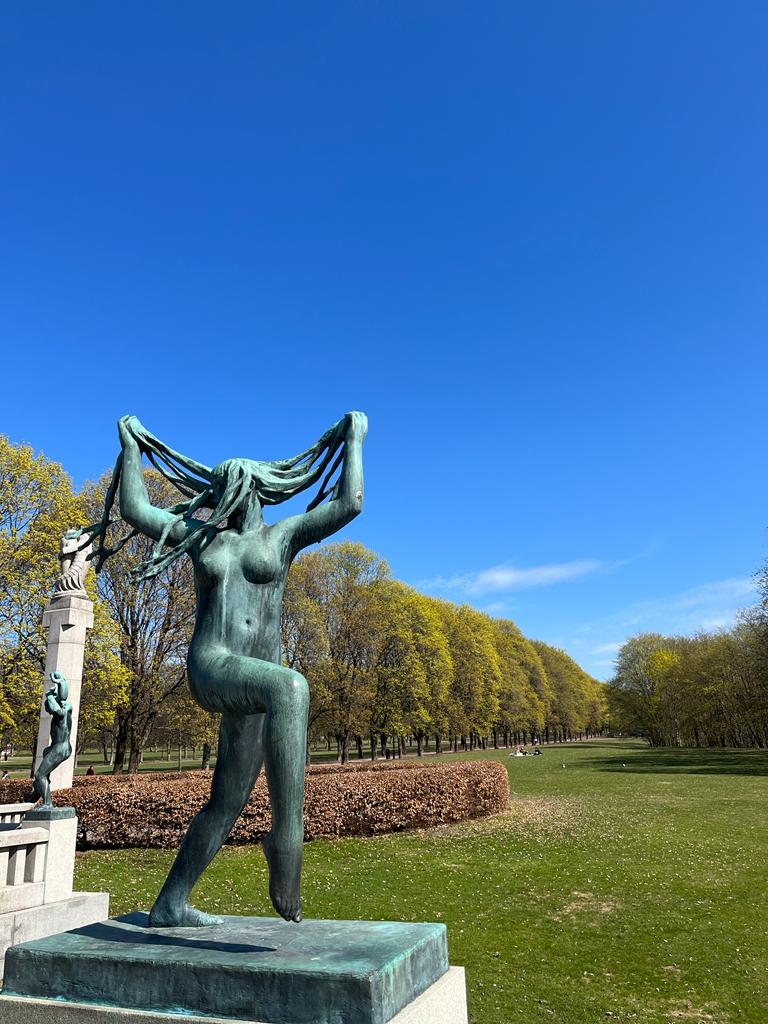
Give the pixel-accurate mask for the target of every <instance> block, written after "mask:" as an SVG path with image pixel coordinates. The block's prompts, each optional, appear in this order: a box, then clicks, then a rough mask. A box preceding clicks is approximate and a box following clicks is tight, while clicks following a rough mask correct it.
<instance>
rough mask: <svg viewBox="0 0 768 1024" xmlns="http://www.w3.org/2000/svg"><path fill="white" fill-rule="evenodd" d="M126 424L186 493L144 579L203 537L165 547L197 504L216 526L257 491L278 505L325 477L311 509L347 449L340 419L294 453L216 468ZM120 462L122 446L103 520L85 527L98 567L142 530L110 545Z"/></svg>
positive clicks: (140, 573)
mask: <svg viewBox="0 0 768 1024" xmlns="http://www.w3.org/2000/svg"><path fill="white" fill-rule="evenodd" d="M127 427H128V430H129V431H130V433H131V435H132V437H133V438H134V440H135V441H136V443H137V445H138V446H139V450H140V451H141V452H142V454H143V455H146V456H147V458H148V459H149V461H150V462H151V464H152V465H153V466H154V467H155V469H156V470H157V471H158V472H159V473H160V474H162V476H164V477H165V479H166V480H168V481H170V482H171V483H172V484H173V485H174V487H176V488H177V489H178V490H179V491H181V493H182V494H183V495H185V497H186V499H187V500H186V501H182V502H179V503H178V504H177V505H174V506H173V507H172V508H169V509H168V510H167V511H168V512H170V513H171V514H172V516H173V518H172V519H170V520H169V521H168V524H167V525H166V527H165V528H164V530H163V533H162V535H161V536H160V538H159V539H158V541H157V543H156V544H155V546H154V549H153V551H152V555H151V556H150V558H148V559H147V560H146V561H145V562H142V563H141V564H140V565H138V566H137V567H136V569H135V570H134V575H135V577H136V578H137V579H139V580H146V579H150V578H151V577H152V576H156V575H157V574H158V573H160V572H162V571H163V569H165V568H167V567H168V566H169V565H170V564H171V563H172V562H173V561H175V559H177V558H178V557H179V556H180V555H183V554H184V553H185V552H186V551H188V550H189V548H190V547H191V546H192V544H193V543H196V542H197V540H198V539H199V538H198V537H197V536H196V531H189V532H188V533H187V535H186V537H185V538H184V540H182V541H179V542H178V543H176V544H170V545H169V546H168V547H167V548H166V547H165V545H166V543H167V540H168V535H169V534H170V532H171V530H172V529H173V527H174V525H175V524H176V523H177V522H179V521H180V520H182V519H185V518H190V517H193V516H194V514H195V512H197V511H198V509H201V508H208V509H210V510H211V514H210V516H209V517H208V519H207V525H208V526H209V527H210V528H214V527H216V526H218V525H219V524H220V523H222V522H224V521H225V520H226V519H229V517H230V516H233V515H235V514H236V513H237V512H238V511H240V510H242V509H244V508H245V505H246V503H247V501H248V499H249V497H250V495H251V494H252V493H254V491H255V493H256V496H257V497H258V499H259V501H260V502H261V504H262V505H277V504H279V503H280V502H283V501H287V500H288V499H289V498H292V497H294V495H296V494H299V493H301V491H305V490H306V489H307V488H308V487H311V486H312V485H313V484H314V483H316V482H317V481H318V480H320V478H321V477H324V479H323V480H322V483H321V485H320V488H319V490H318V492H317V494H316V495H315V497H314V498H313V499H312V501H311V502H310V503H309V505H308V506H307V511H308V512H309V511H310V510H311V509H313V508H315V507H316V506H317V505H319V504H320V503H321V502H322V501H324V500H325V499H326V498H327V497H328V496H329V495H330V494H331V492H332V490H333V487H332V485H331V480H332V478H333V475H334V473H335V472H336V470H337V468H338V467H339V464H340V463H341V460H342V457H343V454H344V438H345V433H346V420H339V422H338V423H336V424H334V426H332V427H331V429H330V430H327V431H326V432H325V433H324V434H323V436H322V437H321V438H320V439H319V440H318V441H316V442H315V444H313V445H312V447H311V448H307V450H306V451H304V452H300V453H299V454H298V455H294V456H293V458H290V459H278V460H277V461H274V462H256V461H254V460H252V459H228V460H227V461H226V462H222V463H220V464H219V465H218V466H215V467H213V468H212V469H211V468H210V467H209V466H204V465H203V464H202V463H200V462H195V460H194V459H190V458H188V456H186V455H182V454H181V453H180V452H176V451H174V450H173V449H172V448H169V447H168V445H167V444H165V443H164V442H163V441H161V440H160V439H159V438H157V437H155V436H154V434H151V433H150V432H149V431H148V430H146V429H145V428H144V427H141V426H139V425H138V422H136V423H135V424H133V425H132V424H131V423H130V422H129V423H128V425H127ZM122 464H123V453H122V452H121V453H120V454H119V455H118V457H117V462H116V463H115V468H114V470H113V472H112V480H111V482H110V485H109V488H108V490H107V494H106V497H105V499H104V514H103V516H102V519H101V522H99V523H96V524H95V525H94V526H92V527H89V528H87V529H86V530H84V531H81V532H82V533H83V534H87V535H88V536H89V538H90V539H92V540H93V541H94V551H93V554H92V555H91V558H92V560H93V561H94V563H95V569H96V572H99V570H100V569H101V567H102V566H103V564H104V562H105V561H106V559H107V558H109V557H110V556H111V555H114V554H116V553H117V552H118V551H119V550H120V549H121V548H122V547H123V546H124V545H125V544H127V543H128V541H129V540H130V539H131V538H132V537H135V536H136V535H137V533H139V531H138V530H136V529H133V530H131V531H130V532H129V533H128V534H127V536H125V537H123V538H122V540H120V541H119V543H117V544H116V545H115V546H114V547H112V548H109V547H107V546H106V534H107V530H108V528H109V527H110V526H111V525H112V524H113V523H114V522H115V521H116V520H115V519H113V518H112V509H113V507H114V504H115V498H116V496H117V493H118V488H119V486H120V475H121V472H122Z"/></svg>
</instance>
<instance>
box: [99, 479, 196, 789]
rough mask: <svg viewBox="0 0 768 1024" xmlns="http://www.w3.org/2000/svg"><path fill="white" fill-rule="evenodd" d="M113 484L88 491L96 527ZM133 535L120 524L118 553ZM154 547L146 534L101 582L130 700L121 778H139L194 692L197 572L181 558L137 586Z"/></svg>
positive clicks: (168, 500)
mask: <svg viewBox="0 0 768 1024" xmlns="http://www.w3.org/2000/svg"><path fill="white" fill-rule="evenodd" d="M144 477H145V481H146V484H147V491H148V493H149V497H150V500H151V501H152V503H153V504H154V505H157V506H159V507H168V506H170V505H172V504H173V503H174V502H175V501H176V500H177V498H178V492H177V491H176V489H175V488H174V487H173V486H172V485H171V484H170V483H169V482H168V481H167V480H166V479H165V478H164V477H163V476H161V475H160V474H159V473H158V472H156V471H155V470H151V469H147V470H145V473H144ZM109 479H110V478H109V476H105V477H102V479H101V480H100V481H99V482H98V483H96V484H90V485H89V486H88V487H87V488H86V490H85V494H84V500H85V504H86V507H87V510H88V517H89V519H90V521H91V522H95V521H98V519H100V517H101V514H102V510H103V507H104V495H105V493H106V490H107V487H108V486H109ZM128 533H129V527H128V526H127V524H125V523H122V522H120V523H118V524H117V525H116V526H115V527H114V528H113V532H112V535H111V537H110V544H112V545H114V546H117V545H118V544H119V542H120V541H121V540H122V539H123V538H125V537H126V536H127V535H128ZM153 547H154V543H153V541H151V540H150V539H149V538H147V537H145V536H143V535H142V534H137V535H136V536H133V537H131V538H130V539H129V540H128V541H127V543H126V544H125V545H124V546H123V547H122V548H120V550H119V551H118V552H117V553H116V554H114V555H112V557H111V558H109V559H108V560H107V561H106V562H105V564H104V567H103V568H102V570H101V572H100V573H99V575H98V593H99V597H100V599H101V600H102V601H103V602H104V606H105V608H106V609H107V611H108V614H109V616H110V618H111V619H112V621H113V623H114V629H115V630H116V634H117V651H118V655H119V660H120V665H121V669H122V673H123V678H124V680H125V699H124V700H123V701H122V702H121V703H120V705H119V706H118V707H117V709H116V714H115V721H114V765H113V771H114V772H115V773H120V772H122V771H124V770H126V769H127V770H128V771H129V772H135V771H138V768H139V764H140V762H141V756H142V752H143V750H144V748H145V746H146V745H147V744H148V742H149V739H150V737H151V735H152V731H153V729H154V728H155V726H156V724H157V722H158V719H159V717H160V715H161V713H162V711H163V706H164V704H165V702H166V701H168V700H169V699H170V698H171V697H173V695H174V694H175V693H176V692H177V691H179V690H181V689H182V688H184V687H185V686H186V678H187V677H186V656H187V648H188V646H189V641H190V639H191V636H192V630H193V627H194V619H195V588H194V580H193V574H192V565H191V562H190V560H189V559H188V558H179V559H176V560H175V561H174V562H173V563H172V564H171V565H170V566H169V567H168V568H167V569H165V570H164V571H163V572H161V573H160V574H159V575H157V576H154V577H152V578H151V579H148V580H140V581H137V580H136V579H135V578H134V575H133V570H134V569H135V568H136V566H137V565H139V564H140V563H142V562H144V561H146V559H148V558H149V557H150V555H151V553H152V549H153ZM195 708H197V705H195ZM196 713H199V715H200V717H201V721H202V719H203V716H204V715H205V712H204V711H203V710H202V709H200V708H197V712H196ZM126 761H127V763H126Z"/></svg>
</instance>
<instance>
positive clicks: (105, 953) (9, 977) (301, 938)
mask: <svg viewBox="0 0 768 1024" xmlns="http://www.w3.org/2000/svg"><path fill="white" fill-rule="evenodd" d="M447 972H448V950H447V941H446V930H445V926H444V925H439V924H401V923H394V922H380V921H304V922H302V923H301V924H299V925H296V924H291V923H288V922H286V921H280V920H276V919H275V918H259V917H226V918H224V921H223V923H222V924H218V925H211V926H208V927H204V928H150V927H148V916H147V915H146V914H141V913H136V914H129V915H127V916H125V917H121V918H115V919H114V920H110V921H102V922H101V923H99V924H94V925H90V926H88V927H86V928H79V929H77V930H75V931H69V932H64V933H63V934H60V935H55V936H51V937H50V938H46V939H39V940H37V941H35V942H27V943H25V944H23V945H20V946H14V947H13V948H11V949H10V950H9V951H8V954H7V957H6V981H5V988H4V989H3V993H2V995H0V1017H2V1019H3V1022H4V1024H5V1022H6V1021H7V1022H8V1024H12V1022H14V1021H19V1022H20V1021H22V1020H23V1019H24V1018H23V1017H15V1018H14V1017H11V1016H10V1012H11V1009H12V1008H13V1010H14V1012H19V1013H21V1012H22V1011H23V1010H24V1009H25V1007H27V1008H30V1007H31V1005H32V1004H31V1003H30V1002H29V999H30V998H32V999H35V1000H38V999H41V998H42V999H43V1000H44V1001H47V1000H50V1002H49V1003H47V1005H49V1006H50V1012H51V1014H53V1015H52V1016H49V1017H47V1018H46V1017H43V1016H41V1014H40V1012H39V1010H38V1008H37V1007H36V1008H35V1010H34V1011H32V1013H31V1014H30V1016H29V1018H28V1019H29V1020H30V1021H34V1022H35V1024H44V1022H46V1024H48V1022H50V1024H59V1022H61V1024H70V1022H72V1024H74V1022H75V1021H76V1020H77V1021H78V1022H79V1021H84V1022H85V1021H88V1020H91V1019H92V1021H93V1024H102V1022H104V1024H106V1022H112V1021H114V1022H117V1021H121V1020H123V1021H128V1020H129V1019H130V1017H129V1016H127V1015H126V1014H127V1011H126V1010H123V1009H121V1007H130V1008H131V1010H143V1011H144V1013H143V1015H140V1017H139V1018H138V1019H139V1020H140V1021H141V1022H142V1024H145V1022H146V1024H149V1022H154V1021H169V1020H179V1021H181V1020H183V1021H184V1022H185V1024H191V1022H192V1021H194V1020H198V1019H199V1020H205V1021H207V1022H208V1024H211V1018H218V1019H220V1020H225V1021H228V1022H231V1021H233V1020H236V1021H250V1022H259V1024H386V1022H388V1021H396V1022H397V1024H421V1021H422V1020H423V1021H425V1022H426V1020H429V1021H430V1024H438V1022H439V1021H441V1020H444V1021H445V1022H446V1024H454V1022H455V1024H459V1022H462V1021H465V1020H466V1015H465V1016H464V1017H463V1018H462V1017H461V1016H460V1013H461V1000H459V999H457V998H456V995H455V993H452V994H449V995H448V997H447V998H446V997H445V996H444V995H443V997H441V992H442V993H443V994H444V993H445V991H446V989H445V986H448V990H451V989H452V986H453V987H454V988H455V986H456V985H457V984H458V982H457V981H456V980H455V979H456V975H455V974H453V975H450V978H451V980H443V979H445V978H446V977H447ZM441 981H442V988H440V989H437V990H435V986H436V984H437V985H439V984H440V983H441ZM460 987H461V988H462V991H463V976H462V978H461V985H460ZM19 997H25V998H19ZM419 997H422V998H423V999H426V1005H427V1007H430V1006H434V1003H435V1000H438V1001H439V1000H440V999H441V998H443V1001H444V1002H447V1003H450V1004H451V1005H450V1006H446V1007H445V1009H446V1011H447V1012H449V1014H452V1015H449V1016H444V1017H440V1016H435V1015H434V1013H432V1010H431V1009H428V1011H427V1012H428V1013H430V1014H431V1016H428V1017H424V1016H423V1015H422V1016H418V1015H417V1016H413V1015H412V1012H413V1011H414V1006H415V1004H416V1003H417V1002H418V999H419ZM74 1003H83V1004H89V1005H91V1006H92V1007H93V1014H95V1016H92V1018H87V1017H85V1016H83V1015H82V1014H80V1016H72V1015H70V1016H69V1017H67V1016H63V1015H62V1014H65V1013H66V1012H68V1011H69V1010H71V1009H72V1004H74ZM67 1004H69V1005H67ZM94 1004H97V1005H94ZM457 1010H458V1012H459V1015H458V1016H457V1013H456V1011H457ZM97 1011H98V1012H97ZM440 1012H441V1013H442V1012H443V1011H442V1010H441V1011H440ZM56 1014H58V1016H56Z"/></svg>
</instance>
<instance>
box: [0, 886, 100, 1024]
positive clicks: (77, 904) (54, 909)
mask: <svg viewBox="0 0 768 1024" xmlns="http://www.w3.org/2000/svg"><path fill="white" fill-rule="evenodd" d="M41 888H42V883H41ZM108 913H109V894H108V893H106V892H76V893H74V894H73V895H72V896H70V897H68V898H67V899H65V900H57V901H56V902H55V903H43V904H41V905H40V906H37V907H31V908H29V909H28V910H17V911H15V912H13V913H9V914H0V978H2V976H3V965H4V961H5V955H6V952H7V950H8V948H9V947H10V946H12V945H16V944H17V943H19V942H30V941H31V940H33V939H40V938H42V937H43V936H44V935H54V934H56V933H58V932H61V931H62V929H64V928H81V927H83V925H87V924H93V923H94V922H95V921H103V920H104V918H105V917H106V916H107V914H108ZM0 1019H2V1020H3V1022H4V1021H5V1018H4V1016H3V1014H2V1013H0Z"/></svg>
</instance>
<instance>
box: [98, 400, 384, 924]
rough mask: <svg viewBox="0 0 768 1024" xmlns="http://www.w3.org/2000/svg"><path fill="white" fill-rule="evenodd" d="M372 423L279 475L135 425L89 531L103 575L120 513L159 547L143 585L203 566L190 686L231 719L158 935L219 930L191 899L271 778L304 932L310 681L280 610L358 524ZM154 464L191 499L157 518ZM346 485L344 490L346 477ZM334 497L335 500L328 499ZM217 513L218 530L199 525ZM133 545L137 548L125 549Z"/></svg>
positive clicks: (329, 438)
mask: <svg viewBox="0 0 768 1024" xmlns="http://www.w3.org/2000/svg"><path fill="white" fill-rule="evenodd" d="M367 428H368V424H367V420H366V418H365V416H364V415H363V414H362V413H359V412H352V413H348V414H347V415H346V416H345V417H344V419H342V420H340V421H339V422H338V423H337V424H336V425H335V426H333V427H332V428H331V429H330V430H329V431H327V432H326V433H325V434H324V435H323V436H322V437H321V438H320V440H319V441H318V442H317V443H316V444H315V445H313V446H312V447H311V448H309V449H308V450H307V451H305V452H302V453H301V454H299V455H296V456H294V457H293V458H292V459H284V460H280V461H276V462H255V461H252V460H249V459H229V460H227V461H226V462H222V463H220V465H218V466H216V467H214V468H213V469H210V468H209V467H207V466H203V465H202V464H200V463H197V462H195V461H193V460H192V459H189V458H187V457H186V456H183V455H181V454H180V453H178V452H175V451H173V450H172V449H170V448H168V446H167V445H165V444H164V443H163V442H161V441H160V440H159V439H158V438H156V437H154V436H153V435H152V434H150V433H149V431H147V430H146V429H145V428H144V427H143V426H142V425H141V423H140V422H139V421H138V420H137V419H136V417H135V416H126V417H124V418H123V419H121V420H120V422H119V424H118V429H119V432H120V442H121V445H122V452H121V454H120V456H119V457H118V461H117V464H116V466H115V472H114V473H113V477H112V484H111V486H110V489H109V493H108V494H107V499H106V505H105V512H104V519H103V521H102V523H101V524H99V525H98V526H97V527H93V528H91V529H90V530H87V531H83V532H84V533H87V534H88V535H89V538H90V537H96V538H98V542H97V543H98V546H97V549H96V551H95V552H94V555H93V557H94V558H95V560H96V568H97V570H98V569H99V568H100V567H101V565H102V564H103V562H104V560H105V559H106V558H108V557H109V555H110V554H112V553H113V551H114V550H117V548H115V549H113V551H110V550H109V549H108V548H107V547H106V543H105V536H106V532H107V527H108V526H109V523H110V511H111V508H112V504H113V502H114V500H115V498H116V496H118V495H119V503H120V514H121V517H122V518H123V519H124V520H125V521H126V522H127V523H128V524H129V525H130V526H131V527H133V533H132V534H130V535H129V536H132V535H134V534H135V533H142V534H145V535H146V536H148V537H151V538H152V539H154V540H155V541H156V544H155V548H154V551H153V554H152V557H151V558H150V559H148V561H147V562H145V563H143V565H141V566H139V568H138V570H137V576H138V577H139V578H148V577H150V576H152V575H156V574H157V573H158V572H161V571H162V570H163V569H164V568H165V567H166V566H167V565H168V564H169V563H170V562H171V561H173V559H175V558H177V557H178V556H179V555H181V554H184V553H186V554H188V555H189V556H190V557H191V559H192V563H193V566H194V576H195V589H196V594H197V616H196V620H195V629H194V635H193V637H192V642H191V644H190V647H189V653H188V656H187V674H188V678H189V686H190V689H191V691H192V695H193V696H194V698H195V700H196V701H197V702H198V703H199V704H200V705H201V706H202V707H203V708H205V709H206V710H207V711H215V712H221V715H222V718H221V727H220V734H219V747H218V756H217V759H216V768H215V770H214V774H213V781H212V784H211V795H210V798H209V800H208V803H207V804H206V805H205V807H203V809H202V810H201V811H200V813H199V814H198V815H197V816H196V817H195V818H194V819H193V821H192V823H191V825H190V826H189V829H188V831H187V833H186V835H185V837H184V840H183V842H182V844H181V847H180V849H179V852H178V855H177V857H176V860H175V862H174V864H173V867H172V868H171V871H170V873H169V875H168V878H167V879H166V881H165V884H164V885H163V888H162V890H161V892H160V895H159V896H158V898H157V900H156V902H155V905H154V906H153V908H152V911H151V914H150V925H151V926H153V927H164V926H167V927H171V926H194V925H206V924H213V923H217V922H218V920H219V919H218V918H214V917H211V916H210V915H207V914H203V913H202V912H201V911H199V910H196V909H195V908H194V907H191V906H190V905H189V902H188V900H189V894H190V892H191V890H192V887H193V886H194V884H195V882H196V881H197V880H198V878H199V877H200V875H201V874H202V873H203V871H204V870H205V868H206V867H207V866H208V864H209V863H210V862H211V860H212V859H213V858H214V856H215V855H216V854H217V853H218V851H219V850H220V849H221V847H222V845H223V844H224V842H225V841H226V839H227V837H228V836H229V833H230V831H231V830H232V827H233V825H234V824H235V821H236V820H237V818H238V817H239V815H240V813H241V812H242V810H243V808H244V807H245V805H246V804H247V802H248V800H249V799H250V796H251V790H252V789H253V786H254V784H255V782H256V778H257V776H258V774H259V771H260V770H261V766H262V763H264V764H265V766H266V774H267V785H268V788H269V795H270V802H271V805H272V829H271V831H270V833H269V834H268V835H267V836H266V838H265V840H264V853H265V856H266V858H267V863H268V866H269V895H270V898H271V900H272V903H273V905H274V907H275V910H277V912H278V913H279V914H280V915H281V916H282V917H284V918H285V919H286V920H288V921H300V920H301V918H302V913H301V895H300V887H301V864H302V852H303V840H304V759H305V749H306V746H305V745H306V727H307V713H308V706H309V689H308V686H307V681H306V680H305V679H304V677H303V676H301V675H299V673H298V672H295V671H293V670H292V669H289V668H286V667H284V666H283V665H282V663H281V651H280V609H281V605H282V599H283V591H284V587H285V580H286V576H287V574H288V569H289V567H290V565H291V562H292V560H293V559H294V557H295V556H296V555H297V554H298V552H299V551H301V549H302V548H304V547H306V546H307V545H309V544H314V543H316V542H318V541H321V540H323V539H325V538H326V537H329V536H330V535H331V534H333V533H335V532H336V531H337V530H339V529H341V527H343V526H345V525H346V524H347V523H348V522H350V521H351V520H352V519H354V517H355V516H357V515H358V514H359V513H360V511H361V509H362V503H363V469H362V445H363V439H364V437H365V434H366V431H367ZM142 455H146V456H147V457H148V459H149V461H150V462H151V463H152V464H153V465H154V466H155V468H157V469H158V470H159V471H160V472H161V473H163V475H164V476H165V477H166V478H167V479H169V480H171V481H172V482H173V483H174V484H175V485H176V487H177V488H178V489H179V490H180V491H181V492H182V493H183V494H184V495H185V496H186V498H187V500H186V501H184V502H181V503H180V504H179V505H175V506H174V507H173V508H171V509H162V508H157V507H155V506H153V505H152V504H151V503H150V501H149V497H148V495H147V489H146V487H145V484H144V477H143V472H142ZM337 470H339V473H338V479H337V481H336V483H335V484H334V483H333V478H334V474H335V473H336V471H337ZM321 479H322V483H321V485H320V488H319V492H318V494H317V495H316V497H315V498H314V500H313V501H312V502H311V504H310V505H309V507H308V509H307V511H306V512H304V513H303V514H300V515H295V516H289V517H287V518H285V519H283V520H281V521H280V522H277V523H275V524H274V525H267V524H266V523H265V522H264V519H263V517H262V506H263V505H265V504H277V503H279V502H281V501H285V500H287V499H288V498H290V497H292V496H293V495H295V494H298V493H299V492H300V491H303V490H305V489H306V488H308V487H311V486H312V485H313V484H314V483H316V482H317V481H318V480H321ZM326 498H329V499H330V500H327V501H326V500H325V499H326ZM202 508H207V509H208V510H209V512H208V517H207V518H205V519H201V518H197V517H196V516H195V514H194V513H195V512H196V511H197V510H198V509H202ZM127 539H128V538H124V539H123V541H121V543H120V545H119V546H122V544H124V543H125V542H126V540H127Z"/></svg>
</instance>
